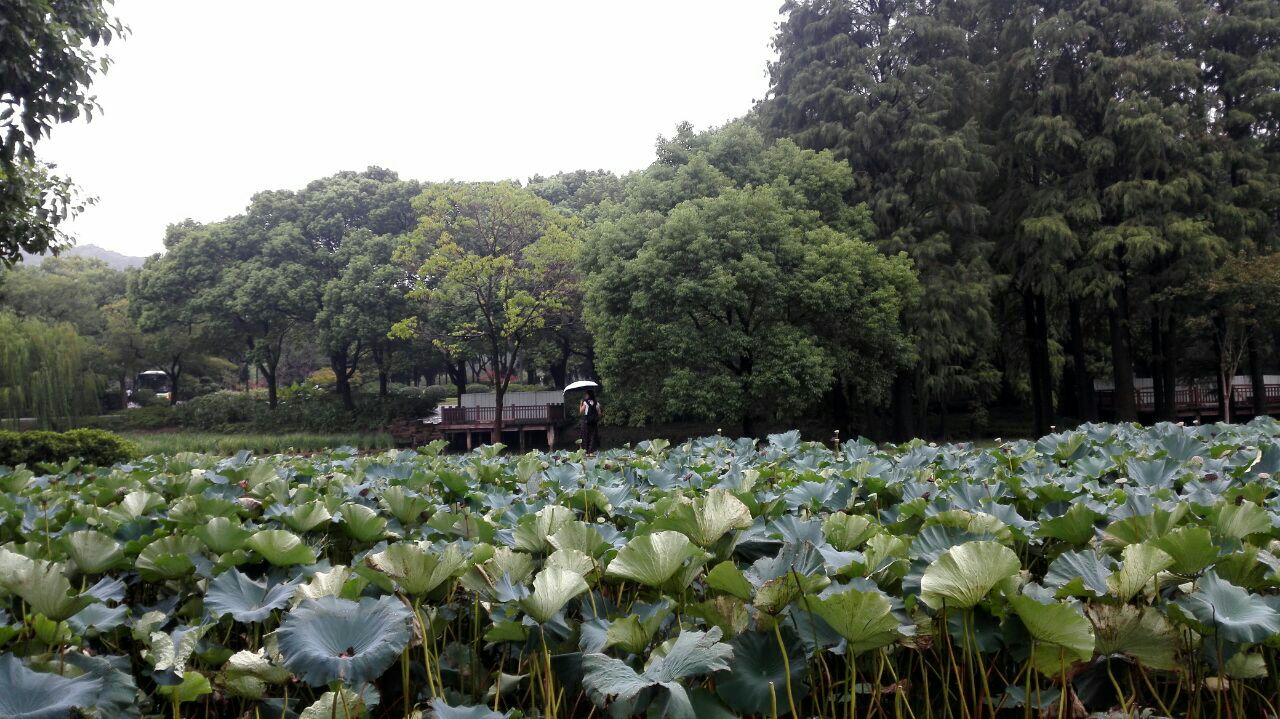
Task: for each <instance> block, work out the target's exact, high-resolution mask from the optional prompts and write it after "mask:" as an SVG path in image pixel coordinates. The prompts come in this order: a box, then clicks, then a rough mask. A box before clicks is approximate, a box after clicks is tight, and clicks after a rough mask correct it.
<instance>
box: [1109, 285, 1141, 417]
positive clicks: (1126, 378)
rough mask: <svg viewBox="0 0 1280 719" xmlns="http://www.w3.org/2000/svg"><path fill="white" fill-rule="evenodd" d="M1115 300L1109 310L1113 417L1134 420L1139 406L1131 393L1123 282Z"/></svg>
mask: <svg viewBox="0 0 1280 719" xmlns="http://www.w3.org/2000/svg"><path fill="white" fill-rule="evenodd" d="M1115 300H1116V306H1115V307H1114V308H1113V309H1112V310H1111V313H1110V315H1111V316H1110V320H1111V321H1110V324H1111V374H1112V379H1113V380H1114V382H1115V387H1116V389H1115V396H1116V402H1115V404H1116V420H1117V421H1120V422H1133V421H1135V420H1137V419H1138V407H1137V404H1136V402H1135V398H1134V396H1133V355H1132V353H1131V352H1130V348H1129V292H1128V289H1127V288H1126V287H1125V286H1124V285H1123V284H1122V285H1120V286H1119V287H1117V288H1116V294H1115Z"/></svg>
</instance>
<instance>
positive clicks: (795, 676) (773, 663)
mask: <svg viewBox="0 0 1280 719" xmlns="http://www.w3.org/2000/svg"><path fill="white" fill-rule="evenodd" d="M783 637H784V644H785V645H786V647H787V659H788V662H790V665H791V691H792V694H793V695H796V696H801V697H803V696H805V695H806V694H808V692H809V687H808V685H807V684H806V682H805V673H806V672H805V666H806V661H805V656H804V650H803V649H802V648H801V647H800V645H799V642H797V641H795V639H794V637H793V636H792V635H791V633H790V632H786V633H784V634H783ZM730 646H732V648H733V664H732V666H731V667H730V669H729V670H728V671H725V672H720V673H719V674H716V693H717V694H718V695H719V697H720V699H721V700H722V701H724V703H725V704H727V705H729V708H731V709H733V710H735V711H739V712H742V713H744V714H762V715H765V716H769V715H770V712H771V709H772V707H773V705H774V700H775V699H776V700H777V708H778V715H779V716H789V715H790V713H791V708H790V707H789V706H788V705H787V701H786V685H787V665H786V663H784V662H783V661H782V649H781V647H779V646H778V640H777V637H776V636H775V635H774V634H773V632H748V633H745V634H742V635H740V636H738V637H736V638H735V639H734V640H733V642H732V643H731V645H730ZM770 685H772V687H773V693H771V692H770Z"/></svg>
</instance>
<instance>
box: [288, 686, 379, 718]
mask: <svg viewBox="0 0 1280 719" xmlns="http://www.w3.org/2000/svg"><path fill="white" fill-rule="evenodd" d="M364 710H365V705H364V697H362V696H361V695H360V694H359V693H357V692H353V691H351V690H350V689H348V688H346V687H340V688H339V689H338V691H336V692H325V693H324V694H321V695H320V698H319V699H317V700H316V701H315V702H314V703H313V704H311V705H310V706H308V707H307V708H306V709H303V710H302V713H301V714H299V715H298V719H335V718H342V719H345V717H351V719H356V718H357V717H362V716H364Z"/></svg>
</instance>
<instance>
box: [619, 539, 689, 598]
mask: <svg viewBox="0 0 1280 719" xmlns="http://www.w3.org/2000/svg"><path fill="white" fill-rule="evenodd" d="M700 556H702V550H700V549H698V547H697V546H695V545H694V543H693V542H691V541H690V540H689V538H688V537H686V536H684V535H683V534H681V533H679V532H672V531H664V532H655V533H653V534H646V535H643V536H640V537H635V538H633V539H632V540H631V541H629V542H627V544H626V546H625V547H623V548H622V550H621V551H620V552H618V556H617V557H614V559H613V561H612V562H609V567H608V569H606V570H605V573H606V574H608V575H609V576H612V577H621V578H623V579H629V580H632V581H635V582H639V583H641V584H644V585H646V586H650V587H659V586H662V584H664V583H665V582H666V581H667V580H668V579H671V578H672V577H673V576H675V574H676V573H677V572H678V571H680V569H681V568H682V567H683V566H684V563H685V560H688V559H692V558H694V557H700Z"/></svg>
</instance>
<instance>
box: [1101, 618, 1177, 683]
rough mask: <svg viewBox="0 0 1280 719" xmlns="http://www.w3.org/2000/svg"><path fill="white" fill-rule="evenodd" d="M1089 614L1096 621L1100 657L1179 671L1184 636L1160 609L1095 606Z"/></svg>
mask: <svg viewBox="0 0 1280 719" xmlns="http://www.w3.org/2000/svg"><path fill="white" fill-rule="evenodd" d="M1085 613H1086V614H1088V616H1089V619H1090V621H1092V622H1093V626H1094V632H1095V638H1096V640H1097V647H1096V650H1097V652H1098V654H1101V655H1103V656H1110V655H1115V654H1123V655H1125V656H1129V657H1132V658H1134V659H1136V660H1138V661H1139V662H1141V663H1142V665H1143V666H1146V667H1150V668H1152V669H1161V670H1165V671H1173V670H1175V669H1177V668H1178V666H1179V665H1178V660H1177V655H1178V649H1179V647H1180V646H1181V645H1182V636H1181V634H1179V632H1177V631H1176V630H1175V629H1174V628H1173V625H1171V624H1169V621H1168V620H1167V619H1165V618H1164V615H1163V614H1161V613H1160V612H1159V610H1157V609H1155V608H1153V607H1135V606H1133V605H1132V604H1120V605H1116V604H1091V605H1089V607H1088V609H1086V610H1085Z"/></svg>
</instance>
